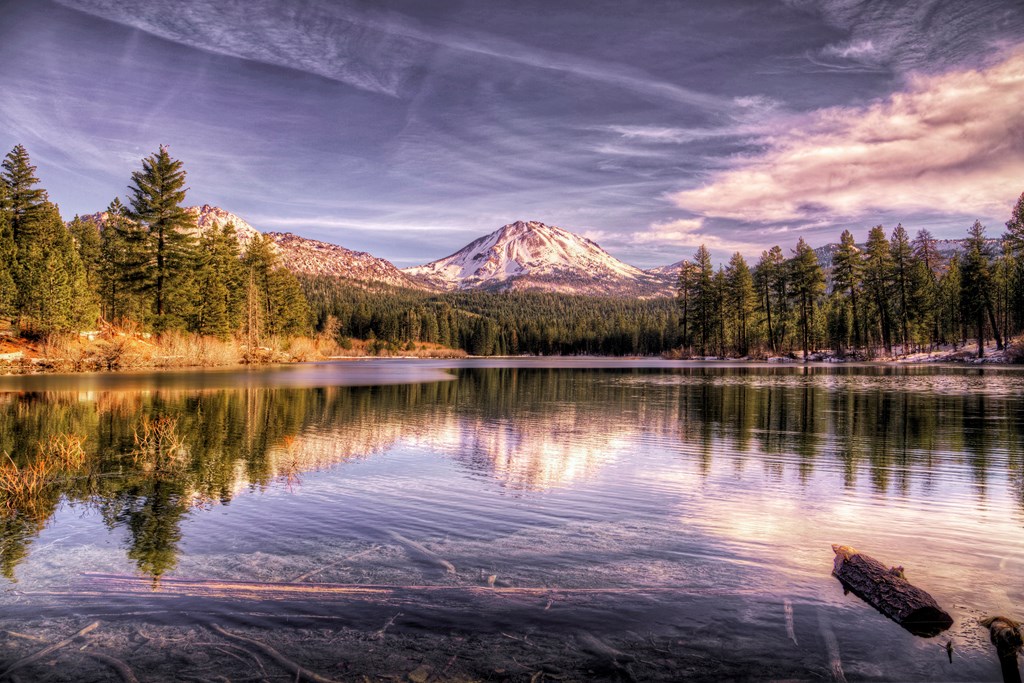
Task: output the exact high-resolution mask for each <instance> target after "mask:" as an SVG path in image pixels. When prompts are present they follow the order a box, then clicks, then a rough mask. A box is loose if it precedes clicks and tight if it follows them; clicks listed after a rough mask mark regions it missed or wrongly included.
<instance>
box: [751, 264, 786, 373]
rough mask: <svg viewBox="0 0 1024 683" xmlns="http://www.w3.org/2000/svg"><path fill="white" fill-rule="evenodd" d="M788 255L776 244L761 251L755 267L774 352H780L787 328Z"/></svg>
mask: <svg viewBox="0 0 1024 683" xmlns="http://www.w3.org/2000/svg"><path fill="white" fill-rule="evenodd" d="M785 264H786V257H785V256H783V254H782V247H780V246H778V245H776V246H774V247H772V248H771V249H769V250H768V251H763V252H761V259H760V260H759V261H758V262H757V267H756V268H755V269H754V282H755V285H756V287H757V291H758V296H759V298H760V302H761V306H762V309H763V311H764V315H765V322H766V324H767V327H768V346H769V348H770V349H771V351H772V353H778V351H779V347H780V345H781V340H782V338H783V335H782V334H780V330H782V331H784V330H785V314H786V293H787V278H786V265H785Z"/></svg>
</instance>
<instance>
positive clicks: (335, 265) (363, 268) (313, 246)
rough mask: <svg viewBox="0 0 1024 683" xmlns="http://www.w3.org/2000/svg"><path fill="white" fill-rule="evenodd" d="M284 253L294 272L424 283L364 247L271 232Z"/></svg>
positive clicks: (414, 284)
mask: <svg viewBox="0 0 1024 683" xmlns="http://www.w3.org/2000/svg"><path fill="white" fill-rule="evenodd" d="M267 236H268V237H269V238H270V239H272V240H274V245H275V246H276V247H277V249H278V252H279V253H280V254H281V261H282V263H283V264H284V266H285V267H286V268H287V269H288V270H290V271H292V272H293V273H306V274H309V275H329V276H334V277H343V278H347V279H350V280H360V281H364V282H383V283H385V284H389V285H395V286H396V287H410V288H415V289H421V288H422V285H421V284H419V283H418V282H416V281H415V280H413V279H412V278H411V277H409V276H408V275H406V274H405V273H403V272H402V271H400V270H399V269H398V268H396V267H395V265H394V264H393V263H391V262H390V261H387V260H385V259H382V258H377V257H376V256H373V255H371V254H367V253H366V252H364V251H352V250H351V249H346V248H345V247H339V246H338V245H337V244H330V243H328V242H320V241H318V240H311V239H307V238H305V237H299V236H298V235H293V234H292V233H290V232H284V233H281V232H268V233H267Z"/></svg>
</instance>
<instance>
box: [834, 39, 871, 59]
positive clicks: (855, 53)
mask: <svg viewBox="0 0 1024 683" xmlns="http://www.w3.org/2000/svg"><path fill="white" fill-rule="evenodd" d="M822 54H824V55H827V56H829V57H841V58H842V59H863V58H865V57H870V56H871V55H875V54H878V48H877V47H875V41H873V40H871V39H861V40H853V41H849V42H846V43H834V44H832V45H826V46H825V48H824V49H823V50H822Z"/></svg>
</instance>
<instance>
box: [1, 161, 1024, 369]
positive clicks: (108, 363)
mask: <svg viewBox="0 0 1024 683" xmlns="http://www.w3.org/2000/svg"><path fill="white" fill-rule="evenodd" d="M39 183H40V181H39V179H38V178H37V177H36V168H35V167H34V166H33V165H32V163H31V160H30V158H29V155H28V152H27V151H26V150H25V148H24V147H23V146H21V145H18V146H16V147H15V148H14V149H13V150H11V151H10V153H8V154H7V155H6V157H5V158H4V159H3V163H2V170H0V366H2V367H4V368H5V369H6V370H8V371H10V370H13V371H39V370H47V369H49V370H96V369H119V368H125V367H136V366H187V365H225V364H232V363H239V362H272V361H285V360H315V359H322V358H328V357H338V356H381V355H389V356H427V357H438V356H460V355H466V354H473V355H482V356H490V355H609V356H626V355H640V356H652V355H664V356H667V357H672V358H707V357H716V358H749V359H765V358H772V357H790V358H804V359H816V358H821V357H829V358H836V359H854V360H872V359H890V358H895V357H900V356H904V357H905V356H907V355H909V354H913V353H921V352H926V351H935V350H939V349H944V350H946V351H952V352H959V353H960V354H961V355H967V354H968V353H970V355H981V354H982V353H984V349H985V344H986V341H987V340H993V341H994V342H995V348H996V349H997V350H998V351H1000V352H1001V355H1000V358H1001V359H1003V360H1007V361H1013V360H1017V359H1020V358H1021V357H1022V356H1024V353H1022V352H1021V350H1020V345H1019V343H1014V342H1013V341H1012V340H1013V339H1014V338H1015V337H1016V336H1017V335H1019V334H1020V333H1021V331H1022V328H1024V195H1021V198H1020V200H1019V201H1018V202H1017V204H1016V206H1015V207H1014V209H1013V211H1012V213H1011V216H1010V218H1009V220H1008V221H1007V223H1006V232H1005V233H1004V234H1002V235H1001V236H1000V237H998V238H989V237H988V236H987V235H986V229H985V227H984V226H982V225H981V224H980V223H979V222H976V223H975V224H974V225H973V226H971V227H970V228H969V229H968V231H967V235H966V237H965V238H964V239H963V240H962V241H961V244H960V247H959V249H957V250H956V252H955V253H952V254H950V253H942V251H940V249H939V248H938V244H939V243H938V241H937V240H936V239H935V238H934V237H933V236H932V235H931V233H930V232H929V231H928V230H927V229H922V230H919V231H918V232H917V234H916V236H915V237H914V238H913V239H911V238H910V236H909V234H908V232H907V230H905V229H904V228H903V226H902V225H898V226H896V228H895V229H893V230H892V231H891V233H888V234H887V233H886V230H885V229H884V228H883V227H882V226H881V225H879V226H876V227H874V228H871V229H870V231H869V232H868V235H867V240H866V242H865V243H863V244H858V243H857V241H856V240H855V238H854V236H853V234H852V233H851V232H850V231H849V230H846V231H844V232H843V233H842V235H841V237H840V240H839V243H838V246H836V247H834V248H833V250H832V253H831V263H829V264H824V265H823V264H822V263H820V262H819V259H818V254H817V253H816V252H815V250H813V249H812V248H811V247H810V246H809V245H808V244H807V243H806V242H805V241H804V240H803V239H802V238H801V239H800V240H799V241H798V243H797V245H796V248H795V249H794V250H793V251H792V252H791V255H790V256H789V257H787V256H786V254H785V252H784V251H783V249H782V248H781V247H779V246H774V247H772V248H770V249H768V250H765V251H764V252H763V253H762V254H761V257H760V259H759V260H758V262H757V263H756V264H755V265H754V266H753V267H750V266H749V265H748V264H747V262H746V260H745V259H744V257H743V256H742V255H741V254H739V253H736V254H734V255H733V256H732V257H731V259H730V260H729V261H728V263H727V264H726V265H723V266H719V267H718V268H715V267H714V265H713V263H712V255H711V253H710V251H709V250H708V249H706V248H705V247H704V246H703V245H702V246H701V247H700V248H699V249H698V250H697V252H696V253H695V254H694V255H693V257H692V258H691V259H687V260H684V261H683V262H682V263H681V266H680V271H679V280H678V293H677V296H676V297H675V298H669V297H663V298H639V297H617V298H616V297H587V296H579V295H569V294H560V293H556V292H544V291H507V292H490V291H455V292H440V293H439V292H433V291H427V290H415V289H407V288H398V287H393V286H388V285H384V284H379V283H367V282H360V281H353V280H346V279H343V278H337V277H332V276H323V275H320V276H318V275H298V276H297V275H295V274H293V273H292V272H290V271H289V270H287V269H286V268H285V267H283V265H282V264H281V262H280V257H279V254H278V253H277V251H276V250H275V248H274V246H273V243H272V241H271V240H270V239H269V238H266V237H263V236H257V237H254V238H253V239H251V240H248V241H247V243H246V245H245V247H244V248H243V247H242V246H241V244H240V242H239V240H238V239H237V236H236V234H235V230H234V228H233V226H232V225H230V224H226V225H220V226H218V227H216V228H213V229H207V230H204V231H199V230H197V227H196V222H195V219H194V217H193V216H192V215H191V214H189V213H188V211H186V209H185V208H184V203H185V197H186V193H187V188H186V172H185V170H184V168H183V164H182V162H181V161H180V160H177V159H174V158H172V157H171V155H170V153H169V151H168V149H167V148H166V147H163V146H162V147H160V149H159V150H158V151H157V152H154V153H153V154H151V155H149V156H147V157H146V158H144V159H143V160H142V162H141V168H140V169H138V170H136V171H134V172H132V173H131V176H130V180H129V185H128V193H127V195H126V198H125V200H124V201H122V200H121V199H120V198H114V199H113V201H111V202H110V204H109V206H108V207H107V210H106V212H105V214H104V216H103V220H102V221H97V220H95V219H93V218H88V219H83V218H80V217H78V216H75V217H74V218H73V219H72V220H71V221H68V222H65V221H64V220H63V218H62V217H61V214H60V211H59V209H58V207H57V205H56V204H54V203H53V202H51V201H50V198H49V196H48V193H47V192H46V190H45V189H43V188H42V187H40V184H39ZM825 266H827V268H826V267H825ZM5 320H6V321H8V323H7V324H6V326H5V325H4V321H5ZM968 343H971V344H972V347H971V351H970V352H968V351H966V350H964V347H966V346H967V344H968Z"/></svg>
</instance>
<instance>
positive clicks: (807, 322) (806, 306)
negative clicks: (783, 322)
mask: <svg viewBox="0 0 1024 683" xmlns="http://www.w3.org/2000/svg"><path fill="white" fill-rule="evenodd" d="M792 274H793V281H792V284H793V293H794V295H795V298H796V301H797V306H798V309H797V311H798V315H799V320H800V340H801V348H802V349H803V352H804V360H807V353H808V350H809V347H810V344H811V333H812V331H813V329H814V311H815V308H816V306H817V299H818V295H820V294H821V293H822V292H823V291H825V274H824V273H823V272H822V270H821V265H820V264H819V263H818V257H817V255H816V254H815V253H814V250H813V249H811V247H810V246H808V244H807V242H805V241H804V238H803V237H801V238H800V239H799V240H798V241H797V243H796V249H795V250H794V251H793V261H792Z"/></svg>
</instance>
